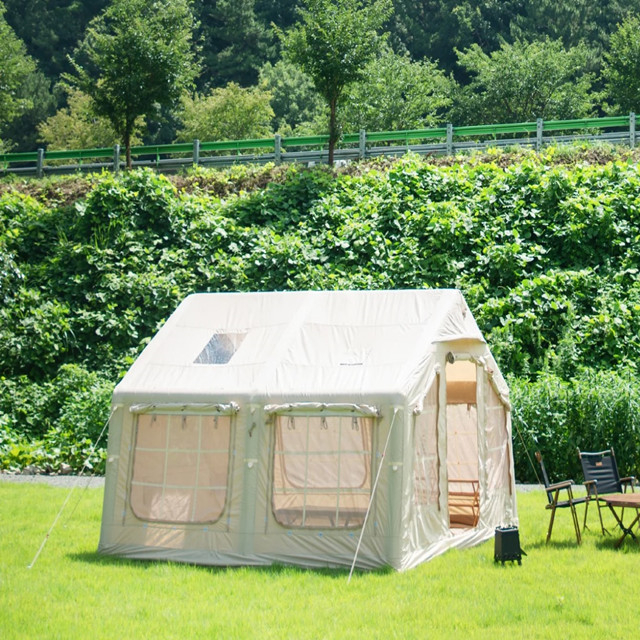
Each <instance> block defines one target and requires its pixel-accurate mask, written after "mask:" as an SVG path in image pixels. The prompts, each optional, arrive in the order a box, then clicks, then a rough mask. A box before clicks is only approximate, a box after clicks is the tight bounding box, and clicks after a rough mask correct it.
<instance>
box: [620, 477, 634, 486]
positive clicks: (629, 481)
mask: <svg viewBox="0 0 640 640" xmlns="http://www.w3.org/2000/svg"><path fill="white" fill-rule="evenodd" d="M620 484H625V485H629V486H630V487H631V489H633V487H635V486H636V477H635V476H629V477H628V478H620Z"/></svg>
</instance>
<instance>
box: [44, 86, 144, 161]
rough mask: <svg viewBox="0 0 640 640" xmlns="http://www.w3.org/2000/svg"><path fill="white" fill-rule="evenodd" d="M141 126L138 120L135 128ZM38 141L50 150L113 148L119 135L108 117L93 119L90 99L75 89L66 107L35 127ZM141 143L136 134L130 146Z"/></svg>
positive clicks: (142, 122) (140, 121) (141, 122)
mask: <svg viewBox="0 0 640 640" xmlns="http://www.w3.org/2000/svg"><path fill="white" fill-rule="evenodd" d="M143 125H144V120H143V119H142V118H140V119H139V121H138V123H137V126H136V129H140V128H141V127H142V126H143ZM38 134H39V136H40V139H41V140H42V141H43V142H45V143H46V145H47V147H48V148H49V149H92V148H99V147H112V146H114V145H115V144H116V143H117V142H118V134H117V132H116V131H115V129H114V128H113V126H112V125H111V122H110V121H109V119H108V118H105V117H104V116H96V115H95V114H94V112H93V109H92V104H91V98H90V97H89V96H88V95H87V94H86V93H82V91H80V90H78V89H71V90H70V91H69V98H68V106H67V107H63V108H62V109H59V110H58V111H57V112H56V113H55V114H54V115H52V116H51V117H49V118H47V119H46V120H45V121H44V122H41V123H40V124H39V125H38ZM139 141H140V139H139V137H136V136H135V134H134V135H133V136H132V138H131V142H132V143H133V144H137V143H138V142H139Z"/></svg>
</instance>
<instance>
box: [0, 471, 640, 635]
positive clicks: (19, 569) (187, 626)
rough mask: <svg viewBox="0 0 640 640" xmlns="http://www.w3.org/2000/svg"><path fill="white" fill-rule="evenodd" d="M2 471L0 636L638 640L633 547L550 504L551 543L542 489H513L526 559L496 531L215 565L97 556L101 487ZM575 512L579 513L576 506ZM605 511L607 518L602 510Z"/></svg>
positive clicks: (637, 551) (638, 549)
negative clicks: (19, 478) (405, 565)
mask: <svg viewBox="0 0 640 640" xmlns="http://www.w3.org/2000/svg"><path fill="white" fill-rule="evenodd" d="M68 493H69V490H67V489H56V488H52V487H49V486H46V485H39V484H38V485H36V484H24V485H18V484H12V483H8V482H1V481H0V638H2V639H3V640H10V639H12V638H20V639H22V638H43V639H53V638H64V639H65V640H66V639H72V638H83V639H84V638H110V639H111V638H127V639H128V638H180V639H192V638H225V639H227V638H259V639H260V640H268V639H269V638H279V639H281V638H292V639H302V638H312V639H321V638H340V639H342V638H359V639H360V638H385V639H388V638H420V639H423V638H438V639H440V638H458V639H463V640H467V639H468V638H491V639H495V638H545V639H548V638H562V639H563V640H564V639H567V638H581V639H582V638H586V637H589V638H607V639H609V638H635V637H638V629H639V623H640V610H639V608H638V599H637V591H636V588H637V585H638V577H639V576H640V574H639V573H638V568H639V567H640V546H638V545H637V544H635V543H634V542H632V541H625V544H624V545H623V547H622V549H620V550H615V549H614V548H613V543H614V540H615V539H617V536H614V538H613V539H612V537H610V536H608V537H604V538H603V537H602V536H601V535H599V534H598V530H597V529H596V520H597V515H596V513H595V511H594V512H593V513H592V514H590V515H593V516H594V518H593V519H591V518H590V520H591V523H592V527H591V531H587V532H586V534H585V537H584V542H583V544H582V546H581V547H577V546H576V543H575V537H574V534H573V529H572V527H571V524H570V522H571V518H570V514H569V513H568V512H566V511H559V512H558V516H557V518H556V525H555V526H556V528H555V530H554V534H553V538H552V541H551V543H550V544H549V545H548V546H546V545H545V543H544V540H545V536H546V530H547V525H548V512H547V511H545V509H544V504H545V499H546V497H545V496H544V494H543V493H542V492H539V491H537V492H532V493H521V494H519V495H518V504H519V510H520V536H521V542H522V546H523V548H524V549H525V551H526V552H527V554H528V555H527V557H526V558H523V562H522V566H518V565H517V563H515V564H513V563H507V564H505V565H504V566H503V565H501V564H494V562H493V541H489V542H487V543H485V544H483V545H481V546H478V547H476V548H474V549H470V550H465V551H450V552H448V553H446V554H445V555H443V556H441V557H439V558H437V559H435V560H433V561H432V562H429V563H426V564H423V565H421V566H420V567H418V568H417V569H414V570H412V571H408V572H406V573H395V572H390V571H377V572H372V573H357V574H355V575H354V577H353V579H352V581H351V584H349V585H348V584H347V572H346V571H305V570H301V569H296V568H283V567H273V568H268V569H255V568H241V569H218V568H206V567H195V566H187V565H178V564H168V563H153V562H141V561H128V560H119V559H114V558H104V557H101V556H98V555H97V554H96V547H97V544H98V537H99V532H100V516H101V503H102V490H101V489H86V490H85V489H80V490H76V491H75V492H74V493H73V494H72V497H71V499H70V500H69V503H68V504H67V507H66V509H65V511H64V512H63V514H62V516H61V518H60V520H59V522H58V524H57V526H56V528H55V529H54V531H53V533H52V534H51V536H50V538H49V540H48V542H47V544H46V546H45V548H44V550H43V552H42V554H41V555H40V557H39V559H38V561H37V563H36V564H35V566H34V567H33V568H31V569H28V568H27V567H28V565H29V564H30V563H31V561H32V560H33V558H34V556H35V554H36V552H37V551H38V548H39V547H40V544H41V542H42V540H43V538H44V536H45V534H46V532H47V531H48V529H49V527H50V526H51V523H52V522H53V520H54V518H55V517H56V514H57V513H58V511H59V509H60V507H61V505H62V504H63V502H64V501H65V498H67V496H68ZM580 513H582V511H581V512H580ZM609 520H610V521H611V518H609Z"/></svg>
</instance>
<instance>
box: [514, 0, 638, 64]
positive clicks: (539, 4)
mask: <svg viewBox="0 0 640 640" xmlns="http://www.w3.org/2000/svg"><path fill="white" fill-rule="evenodd" d="M638 11H640V0H598V2H593V0H523V2H522V4H521V6H520V7H519V9H518V15H516V16H514V18H513V20H512V22H511V35H512V36H514V37H517V38H521V39H525V40H526V39H529V40H531V39H534V38H539V37H540V35H541V34H543V35H544V36H547V37H549V38H550V39H552V40H557V39H561V40H562V42H563V44H564V46H565V47H575V46H577V45H579V44H580V43H581V42H585V43H587V44H588V46H589V48H591V49H593V50H595V51H596V52H597V53H598V54H600V52H601V51H602V49H603V48H604V47H605V46H606V43H607V41H608V39H609V36H610V35H611V33H613V32H614V31H615V30H616V25H617V24H619V23H620V22H621V21H622V20H623V19H624V18H625V16H627V15H633V14H637V13H638Z"/></svg>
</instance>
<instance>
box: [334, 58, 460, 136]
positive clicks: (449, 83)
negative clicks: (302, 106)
mask: <svg viewBox="0 0 640 640" xmlns="http://www.w3.org/2000/svg"><path fill="white" fill-rule="evenodd" d="M453 86H454V83H453V80H451V79H450V78H448V77H447V76H446V75H445V74H444V72H443V71H442V70H441V69H438V67H437V65H436V64H435V63H434V62H431V61H430V60H422V61H420V62H413V61H412V60H411V58H410V57H409V54H406V55H398V54H395V53H393V51H391V50H390V49H386V50H385V51H384V53H383V55H381V56H380V57H379V58H376V59H375V60H372V61H371V62H370V63H369V64H368V65H367V66H366V68H365V71H364V77H363V79H362V80H361V81H360V82H357V83H354V84H352V85H350V86H349V87H348V88H347V89H346V91H345V99H344V104H343V107H342V109H341V113H340V122H341V123H342V126H343V127H344V128H345V129H347V130H348V131H359V130H360V129H366V130H368V131H393V130H399V129H418V128H422V127H430V126H433V125H435V124H437V123H439V122H442V121H443V119H444V116H445V114H446V112H447V110H448V109H449V107H450V106H451V102H452V99H451V96H452V93H453Z"/></svg>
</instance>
